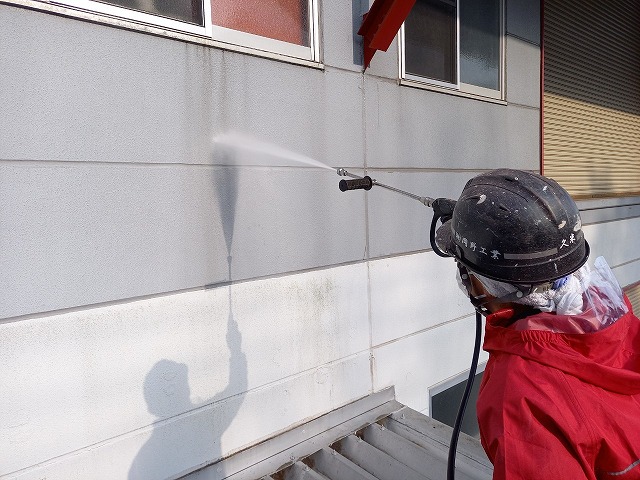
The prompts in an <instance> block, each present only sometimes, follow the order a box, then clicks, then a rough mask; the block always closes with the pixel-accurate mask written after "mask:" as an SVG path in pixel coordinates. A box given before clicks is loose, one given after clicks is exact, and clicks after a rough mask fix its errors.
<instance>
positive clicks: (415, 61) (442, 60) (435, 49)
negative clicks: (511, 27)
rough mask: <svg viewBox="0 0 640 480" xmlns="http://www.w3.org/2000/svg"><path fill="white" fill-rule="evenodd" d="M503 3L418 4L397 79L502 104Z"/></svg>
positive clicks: (434, 0) (406, 30)
mask: <svg viewBox="0 0 640 480" xmlns="http://www.w3.org/2000/svg"><path fill="white" fill-rule="evenodd" d="M502 4H503V1H502V0H417V1H416V3H415V5H414V7H413V9H412V10H411V12H410V13H409V16H408V17H407V19H406V20H405V22H404V26H403V29H402V32H401V33H402V41H401V45H402V54H401V76H402V78H403V79H405V80H409V81H412V82H418V83H421V84H428V85H435V86H439V87H444V88H450V89H455V90H458V91H461V92H466V93H471V94H475V95H481V96H485V97H491V98H498V99H500V98H502V83H503V82H502V70H503V69H502V63H503V54H502V50H503V48H502V44H503V41H502V37H503V27H502V25H503V20H502V18H503V15H502V12H503V8H502Z"/></svg>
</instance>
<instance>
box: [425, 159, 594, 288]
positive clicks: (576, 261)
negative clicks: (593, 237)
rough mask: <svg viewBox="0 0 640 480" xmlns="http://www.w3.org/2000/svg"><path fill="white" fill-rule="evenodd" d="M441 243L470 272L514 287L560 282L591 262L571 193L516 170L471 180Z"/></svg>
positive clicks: (442, 230)
mask: <svg viewBox="0 0 640 480" xmlns="http://www.w3.org/2000/svg"><path fill="white" fill-rule="evenodd" d="M436 242H437V245H438V246H439V247H440V248H441V250H443V251H446V252H447V253H449V254H450V255H452V256H454V257H455V258H456V260H458V261H459V262H460V263H462V264H463V265H464V266H466V267H467V268H468V269H469V270H471V271H474V272H477V273H479V274H481V275H484V276H486V277H489V278H492V279H494V280H499V281H502V282H506V283H511V284H526V285H536V284H543V283H546V282H550V281H553V280H556V279H558V278H561V277H564V276H566V275H569V274H570V273H573V272H575V271H576V270H578V269H579V268H580V267H581V266H582V265H584V263H585V262H586V261H587V258H588V257H589V244H588V243H587V242H586V240H585V238H584V234H583V232H582V222H581V220H580V212H579V211H578V207H577V206H576V204H575V202H574V201H573V199H572V198H571V197H570V196H569V194H568V193H567V192H566V190H564V189H563V188H562V187H561V186H560V185H558V183H557V182H555V181H554V180H551V179H550V178H546V177H543V176H541V175H537V174H534V173H529V172H524V171H520V170H510V169H500V170H494V171H491V172H488V173H484V174H482V175H478V176H477V177H475V178H473V179H471V180H470V181H469V182H468V183H467V184H466V186H465V187H464V189H463V191H462V194H461V195H460V198H459V199H458V201H457V202H456V205H455V208H454V211H453V217H452V219H451V220H450V221H448V222H446V223H445V224H444V225H442V226H441V227H440V228H439V229H438V232H437V235H436Z"/></svg>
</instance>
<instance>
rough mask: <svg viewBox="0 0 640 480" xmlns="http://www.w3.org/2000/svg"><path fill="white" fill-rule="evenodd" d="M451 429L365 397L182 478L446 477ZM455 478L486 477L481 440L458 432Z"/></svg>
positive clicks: (382, 397)
mask: <svg viewBox="0 0 640 480" xmlns="http://www.w3.org/2000/svg"><path fill="white" fill-rule="evenodd" d="M450 436H451V428H450V427H449V426H447V425H444V424H442V423H440V422H438V421H436V420H434V419H432V418H430V417H428V416H426V415H423V414H421V413H419V412H416V411H415V410H412V409H410V408H409V407H406V406H404V405H402V404H400V403H399V402H397V401H395V400H394V399H393V389H387V390H385V391H383V392H380V393H378V394H374V395H370V396H368V397H365V398H363V399H361V400H359V401H357V402H354V403H352V404H350V405H347V406H345V407H342V408H339V409H337V410H334V411H333V412H330V413H328V414H326V415H323V416H322V417H319V418H317V419H315V420H312V421H310V422H308V423H305V424H303V425H300V426H298V427H296V428H294V429H292V430H289V431H287V432H284V433H282V434H280V435H278V436H275V437H273V438H271V439H269V440H267V441H265V442H262V443H260V444H258V445H256V446H254V447H252V448H249V449H247V450H244V451H242V452H238V453H237V454H235V455H232V456H231V457H229V458H227V459H224V460H222V461H220V462H218V463H216V464H213V465H209V466H207V467H205V468H203V469H201V470H198V471H196V472H193V473H191V474H189V475H187V476H185V477H182V478H186V479H188V480H205V479H206V480H222V479H225V478H228V479H232V480H259V479H264V480H292V479H295V480H444V479H446V476H447V456H448V452H449V441H450ZM456 460H457V461H456V479H457V480H475V479H483V480H490V479H491V477H492V473H493V467H492V466H491V463H490V462H489V460H488V458H487V457H486V455H485V453H484V451H483V449H482V447H481V445H480V442H479V441H478V440H477V439H475V438H473V437H470V436H468V435H465V434H464V433H461V434H460V439H459V442H458V453H457V459H456Z"/></svg>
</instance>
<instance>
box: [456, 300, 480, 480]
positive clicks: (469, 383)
mask: <svg viewBox="0 0 640 480" xmlns="http://www.w3.org/2000/svg"><path fill="white" fill-rule="evenodd" d="M481 337H482V315H480V312H476V340H475V345H474V347H473V357H472V359H471V368H470V370H469V378H467V386H466V387H465V389H464V393H463V394H462V400H461V401H460V407H459V408H458V415H457V416H456V423H455V425H454V427H453V432H451V442H449V459H448V462H447V480H454V479H455V476H456V450H457V449H458V437H459V436H460V426H461V425H462V419H463V418H464V411H465V410H466V409H467V403H468V402H469V395H470V394H471V388H472V387H473V380H474V379H475V377H476V370H477V368H478V357H479V356H480V338H481Z"/></svg>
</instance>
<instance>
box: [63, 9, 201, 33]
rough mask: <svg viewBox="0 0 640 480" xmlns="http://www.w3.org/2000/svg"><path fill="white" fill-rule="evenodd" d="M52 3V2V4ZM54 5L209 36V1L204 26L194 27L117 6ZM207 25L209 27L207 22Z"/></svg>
mask: <svg viewBox="0 0 640 480" xmlns="http://www.w3.org/2000/svg"><path fill="white" fill-rule="evenodd" d="M52 3H53V2H52ZM55 3H57V4H59V5H66V6H71V7H75V8H79V9H82V10H85V11H89V12H95V13H99V14H102V15H108V16H111V17H119V18H124V19H126V20H133V21H134V22H139V23H145V24H148V25H154V26H159V27H164V28H168V29H170V30H176V31H180V32H187V33H192V34H195V35H202V36H207V37H209V36H211V33H210V32H211V30H210V27H209V28H207V14H208V17H209V19H211V3H210V0H204V2H203V3H204V6H203V8H204V12H203V13H204V22H205V24H204V26H201V25H195V24H193V23H188V22H183V21H180V20H173V19H170V18H166V17H162V16H160V15H154V14H151V13H146V12H141V11H138V10H131V9H129V8H125V7H120V6H118V5H112V4H108V3H103V2H96V1H93V0H58V1H56V2H55ZM208 25H211V22H210V21H209V23H208Z"/></svg>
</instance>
